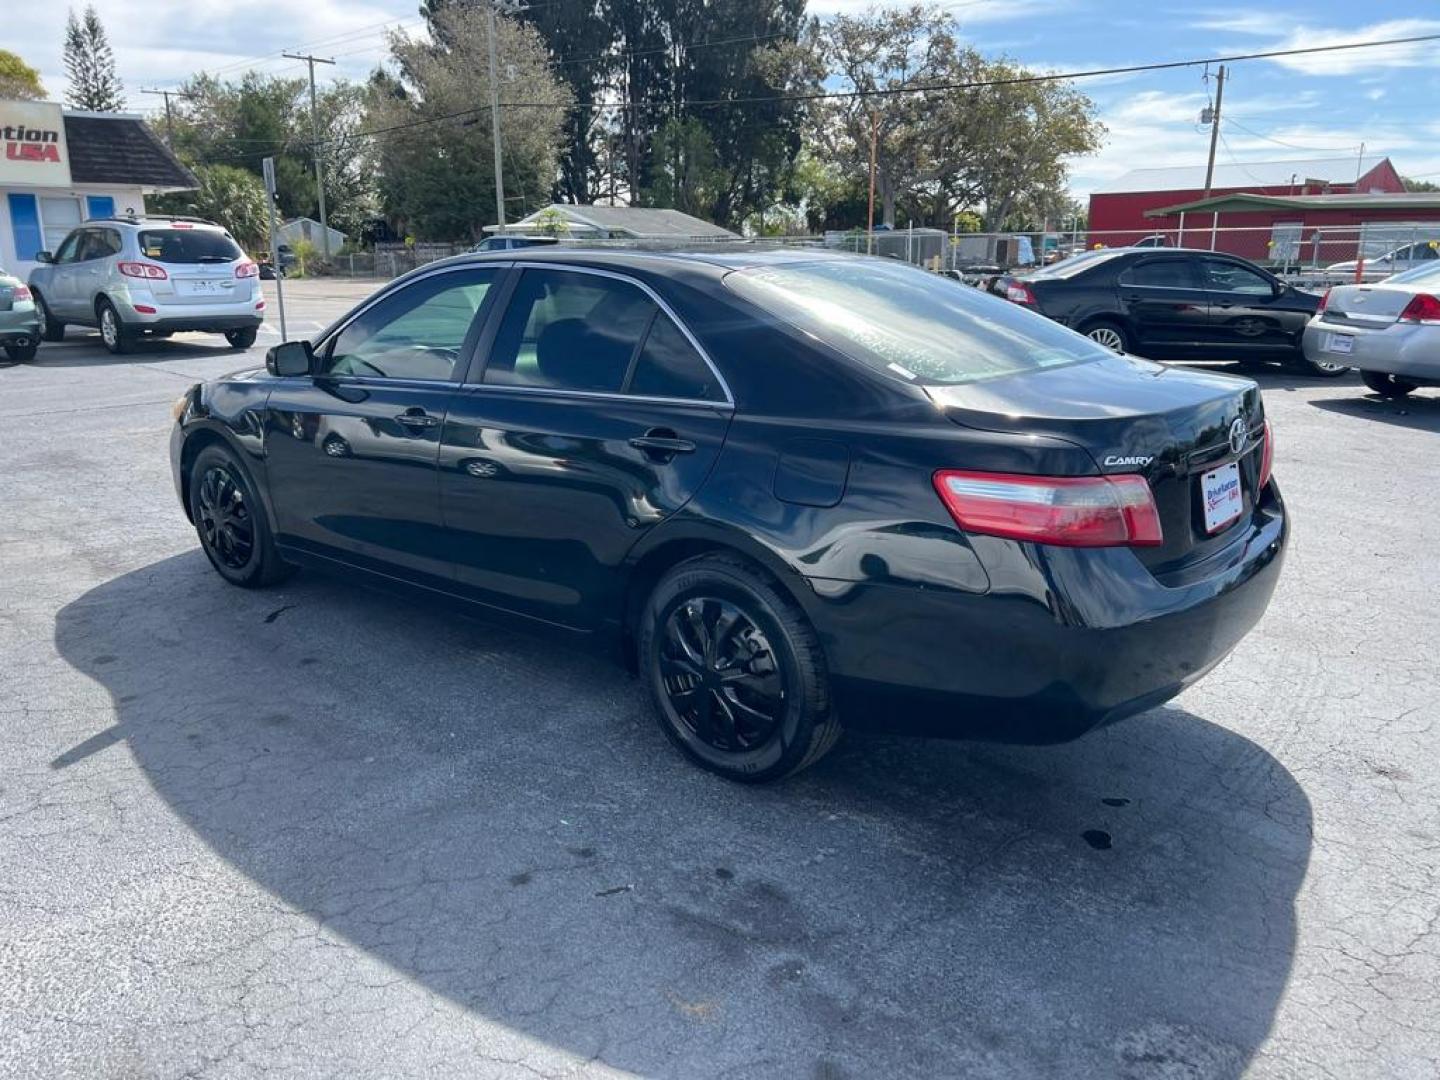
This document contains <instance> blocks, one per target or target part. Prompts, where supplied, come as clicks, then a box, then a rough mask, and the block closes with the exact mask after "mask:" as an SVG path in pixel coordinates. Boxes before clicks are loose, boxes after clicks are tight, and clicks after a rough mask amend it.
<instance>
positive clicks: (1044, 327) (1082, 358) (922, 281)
mask: <svg viewBox="0 0 1440 1080" xmlns="http://www.w3.org/2000/svg"><path fill="white" fill-rule="evenodd" d="M725 283H726V284H727V285H728V286H729V287H730V288H732V289H734V290H735V291H736V292H737V293H739V294H740V295H741V296H743V297H745V298H746V299H747V300H750V301H752V302H753V303H755V304H757V305H759V306H760V307H762V308H764V309H765V310H766V311H769V312H771V313H772V314H774V315H776V316H778V317H780V318H781V319H784V320H785V321H786V322H789V323H791V324H793V325H794V326H797V327H799V328H800V329H801V330H803V331H805V332H806V333H808V334H812V335H813V336H815V337H817V338H819V339H820V340H821V341H824V342H825V343H826V344H828V345H831V346H832V347H834V348H836V349H838V350H839V351H840V352H843V353H844V354H846V355H847V356H849V357H851V358H852V359H854V360H859V361H861V362H862V363H865V364H868V365H870V366H871V367H874V368H877V369H879V370H881V371H884V372H887V373H888V374H891V375H894V376H898V377H899V378H902V379H905V380H907V381H910V382H916V383H927V384H946V383H966V382H974V381H976V380H978V379H990V378H996V377H998V376H1001V375H1011V374H1014V373H1016V372H1021V371H1034V370H1038V369H1040V368H1049V367H1059V366H1061V365H1063V364H1079V363H1085V362H1087V361H1090V360H1099V359H1102V358H1104V357H1107V356H1111V355H1113V354H1112V353H1110V352H1109V351H1108V350H1106V349H1105V348H1103V347H1102V346H1099V345H1096V344H1095V343H1094V342H1092V341H1090V340H1089V339H1088V338H1084V337H1081V336H1080V335H1079V334H1076V333H1072V332H1071V331H1069V330H1066V329H1065V328H1064V327H1062V326H1060V325H1058V324H1056V323H1053V322H1051V321H1050V320H1049V319H1047V318H1045V317H1044V316H1043V315H1037V314H1035V313H1033V312H1029V311H1025V310H1024V309H1023V308H1020V307H1018V306H1016V305H1015V304H1011V303H1008V302H1007V301H1004V300H1001V299H999V298H997V297H994V296H987V295H986V294H985V293H983V292H981V291H980V290H978V289H968V288H967V289H957V288H956V287H955V285H954V283H953V282H949V281H946V280H945V279H944V278H941V277H937V276H936V275H934V274H930V273H927V272H925V271H924V270H917V269H914V268H912V267H908V266H903V265H899V264H896V263H894V262H891V261H883V260H880V259H868V258H856V259H853V260H852V259H844V260H840V259H837V260H835V261H833V262H817V263H801V264H796V265H790V266H781V267H757V268H754V269H750V270H739V271H736V272H734V273H732V274H730V275H728V276H727V277H726V278H725Z"/></svg>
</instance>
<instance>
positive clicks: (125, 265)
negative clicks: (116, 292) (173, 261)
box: [115, 262, 170, 281]
mask: <svg viewBox="0 0 1440 1080" xmlns="http://www.w3.org/2000/svg"><path fill="white" fill-rule="evenodd" d="M115 269H117V270H119V271H120V273H122V274H124V275H125V276H126V277H136V278H148V279H149V280H151V281H164V280H165V279H166V278H168V277H169V276H170V275H169V274H167V273H165V268H164V267H163V266H156V265H155V264H154V263H144V262H122V263H119V264H117V265H116V267H115Z"/></svg>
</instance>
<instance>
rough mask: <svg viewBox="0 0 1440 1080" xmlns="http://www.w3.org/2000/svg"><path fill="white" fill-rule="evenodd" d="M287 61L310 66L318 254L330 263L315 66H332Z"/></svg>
mask: <svg viewBox="0 0 1440 1080" xmlns="http://www.w3.org/2000/svg"><path fill="white" fill-rule="evenodd" d="M281 55H283V56H284V57H285V58H286V59H287V60H304V61H305V62H306V63H307V64H309V65H310V152H311V153H312V154H313V155H314V156H315V194H316V195H317V196H318V197H319V199H320V252H321V257H322V258H323V259H324V260H325V261H326V262H327V263H328V262H329V261H330V222H329V220H328V219H327V218H326V216H325V170H324V168H323V167H322V166H321V164H320V109H319V106H318V105H316V103H315V65H316V64H333V63H335V61H334V60H326V59H323V58H322V57H319V56H303V55H297V54H295V53H288V52H287V53H282V54H281Z"/></svg>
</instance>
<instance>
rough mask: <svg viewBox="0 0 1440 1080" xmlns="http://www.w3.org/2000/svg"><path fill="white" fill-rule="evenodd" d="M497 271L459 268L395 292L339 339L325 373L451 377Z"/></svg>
mask: <svg viewBox="0 0 1440 1080" xmlns="http://www.w3.org/2000/svg"><path fill="white" fill-rule="evenodd" d="M496 273H497V271H496V270H494V269H479V268H477V269H471V270H456V271H452V272H451V273H446V274H436V275H434V276H433V277H427V278H422V279H421V280H419V281H417V282H415V283H414V284H412V285H407V286H406V287H405V288H403V289H400V290H399V291H398V292H394V293H391V294H390V295H389V296H387V297H386V298H385V299H383V300H381V301H380V302H379V303H377V304H376V305H375V306H374V307H372V308H370V309H369V310H367V311H365V312H364V313H363V314H362V315H360V316H359V317H358V318H357V319H355V320H354V321H353V322H352V323H350V325H349V326H347V327H345V329H344V330H342V331H340V333H339V334H338V335H337V336H336V337H335V339H334V341H333V343H332V345H331V347H330V349H329V351H328V352H327V353H326V355H325V359H324V363H323V364H322V365H321V370H322V372H323V373H324V374H326V375H362V376H368V377H370V378H381V379H426V380H438V381H448V380H451V379H453V378H454V377H455V374H456V366H457V365H458V364H459V362H460V357H461V354H462V352H463V351H464V344H465V338H466V336H467V335H468V334H469V333H470V328H471V326H472V324H473V323H474V322H475V319H476V317H477V316H478V315H479V313H480V307H481V305H482V304H483V303H484V301H485V295H486V293H488V292H489V290H490V286H491V285H492V284H493V283H494V281H495V276H496Z"/></svg>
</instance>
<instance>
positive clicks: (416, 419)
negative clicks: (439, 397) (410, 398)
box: [395, 410, 440, 427]
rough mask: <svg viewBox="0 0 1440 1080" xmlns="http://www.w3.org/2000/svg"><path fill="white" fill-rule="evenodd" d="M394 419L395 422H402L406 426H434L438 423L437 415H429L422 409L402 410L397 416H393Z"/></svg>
mask: <svg viewBox="0 0 1440 1080" xmlns="http://www.w3.org/2000/svg"><path fill="white" fill-rule="evenodd" d="M395 420H396V422H397V423H401V424H404V425H405V426H406V427H436V426H438V425H439V423H440V419H439V417H435V416H431V415H430V414H429V413H427V412H425V411H423V410H416V411H415V412H402V413H401V414H400V415H399V416H397V417H395Z"/></svg>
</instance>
